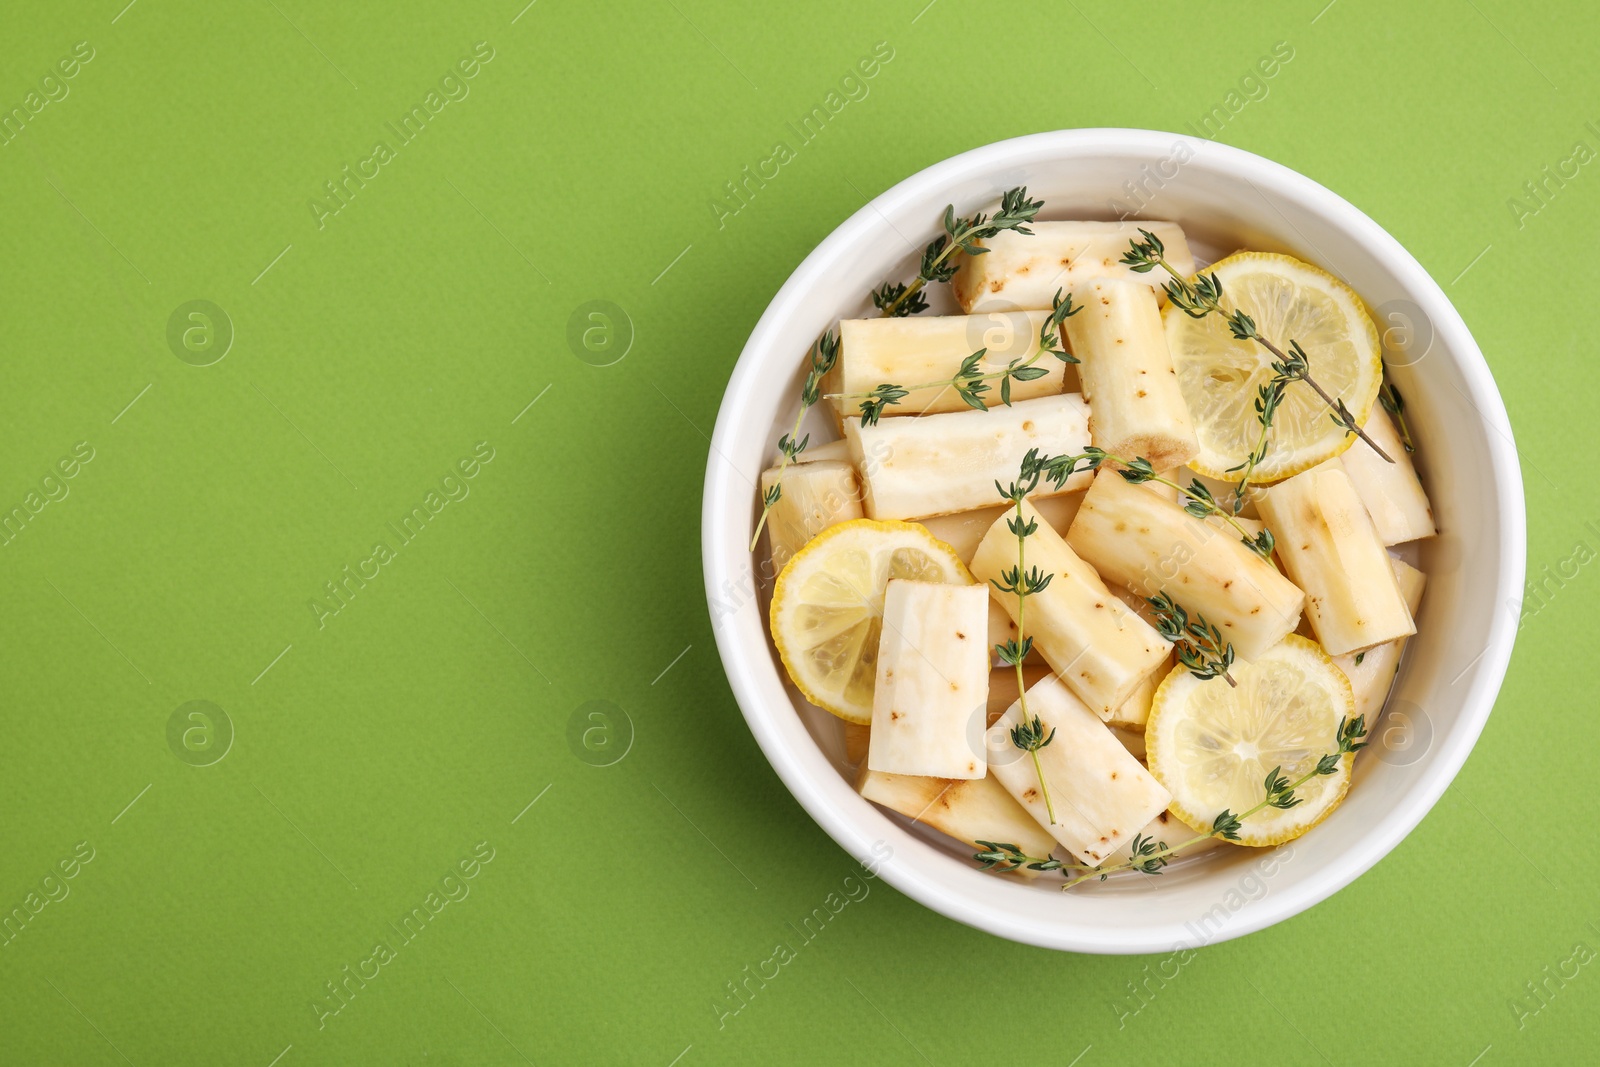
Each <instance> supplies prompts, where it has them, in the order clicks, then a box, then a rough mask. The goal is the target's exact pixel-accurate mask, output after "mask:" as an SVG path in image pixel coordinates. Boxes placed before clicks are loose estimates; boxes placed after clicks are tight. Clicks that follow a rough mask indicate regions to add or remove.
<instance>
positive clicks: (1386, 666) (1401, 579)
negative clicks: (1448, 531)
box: [1333, 557, 1427, 735]
mask: <svg viewBox="0 0 1600 1067" xmlns="http://www.w3.org/2000/svg"><path fill="white" fill-rule="evenodd" d="M1390 563H1391V564H1393V566H1394V577H1395V582H1396V584H1398V585H1399V587H1400V595H1401V596H1403V597H1404V598H1405V601H1406V609H1407V610H1409V611H1410V612H1411V614H1412V615H1413V616H1415V615H1416V613H1417V608H1418V607H1420V606H1421V604H1422V587H1423V585H1424V584H1426V582H1427V576H1426V575H1424V574H1423V573H1422V572H1421V571H1419V570H1417V568H1415V567H1413V566H1411V564H1409V563H1407V562H1405V561H1404V560H1399V559H1394V558H1393V557H1391V558H1390ZM1405 647H1406V639H1405V638H1403V637H1401V638H1397V639H1395V640H1393V641H1387V642H1385V643H1383V644H1381V645H1376V646H1374V647H1373V648H1369V649H1367V650H1366V651H1365V652H1359V653H1350V652H1347V653H1345V654H1344V655H1342V656H1334V657H1333V662H1334V664H1335V665H1336V666H1337V667H1338V668H1339V669H1340V670H1341V671H1344V674H1345V677H1346V678H1349V679H1350V688H1351V689H1352V690H1354V691H1355V695H1356V714H1357V715H1364V716H1366V727H1367V731H1368V733H1369V734H1372V735H1376V733H1377V726H1378V716H1379V715H1381V714H1382V713H1383V705H1384V702H1385V701H1386V700H1388V698H1389V688H1390V687H1391V686H1392V685H1394V676H1395V672H1397V671H1398V670H1399V669H1400V654H1401V653H1402V652H1404V651H1405ZM1357 656H1359V657H1360V659H1361V662H1360V663H1357V662H1356V657H1357Z"/></svg>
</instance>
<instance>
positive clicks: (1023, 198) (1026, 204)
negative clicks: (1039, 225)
mask: <svg viewBox="0 0 1600 1067" xmlns="http://www.w3.org/2000/svg"><path fill="white" fill-rule="evenodd" d="M1042 207H1044V201H1043V200H1029V199H1028V189H1027V187H1026V186H1021V185H1019V186H1017V187H1016V188H1015V189H1007V190H1006V191H1005V193H1003V194H1002V195H1001V197H1000V210H999V211H996V212H995V213H994V217H993V218H990V217H988V216H986V215H984V214H982V213H979V214H976V215H973V216H972V217H970V218H957V217H956V207H955V205H954V204H947V205H946V206H945V209H944V232H943V233H941V234H940V235H939V236H937V237H935V238H934V239H933V240H932V241H931V242H929V244H928V247H927V248H925V249H923V252H922V266H921V268H920V269H919V270H918V271H917V276H916V277H915V278H913V279H912V280H911V281H910V282H909V283H907V282H884V283H883V285H881V286H879V287H878V288H877V289H876V290H874V291H873V293H872V306H873V307H875V308H877V309H878V310H879V311H881V312H883V317H884V318H898V317H900V316H903V315H919V314H921V313H922V312H924V311H927V310H928V301H927V300H926V299H925V298H924V297H923V295H922V290H923V288H924V287H925V286H926V285H927V284H928V283H929V282H947V281H949V280H950V279H951V278H953V277H955V274H956V265H955V263H954V262H952V260H953V259H954V257H955V254H956V253H957V252H965V253H966V254H967V255H969V256H981V255H983V254H984V253H985V252H988V251H989V250H988V249H987V248H984V247H983V246H982V245H980V244H978V242H979V241H983V240H987V239H988V238H990V237H993V236H995V235H996V234H998V233H1000V232H1001V231H1003V230H1015V231H1016V232H1017V233H1021V234H1030V235H1031V234H1032V233H1033V231H1032V230H1030V229H1028V227H1027V224H1028V223H1030V222H1032V221H1033V218H1034V216H1035V215H1037V214H1039V209H1040V208H1042Z"/></svg>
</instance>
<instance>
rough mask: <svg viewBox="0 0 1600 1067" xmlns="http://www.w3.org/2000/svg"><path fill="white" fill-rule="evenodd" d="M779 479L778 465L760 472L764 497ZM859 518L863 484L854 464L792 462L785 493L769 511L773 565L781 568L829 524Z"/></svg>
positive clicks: (827, 461)
mask: <svg viewBox="0 0 1600 1067" xmlns="http://www.w3.org/2000/svg"><path fill="white" fill-rule="evenodd" d="M800 454H801V455H802V456H803V455H805V453H804V452H802V453H800ZM777 480H778V469H777V468H776V467H773V468H770V469H768V470H765V471H762V472H761V495H762V497H763V498H765V497H766V494H767V491H768V490H770V489H771V488H772V486H773V483H774V482H776V481H777ZM859 518H861V486H860V485H859V484H857V482H856V470H855V467H853V466H851V465H850V464H849V463H848V462H843V461H840V460H817V461H815V462H813V463H793V464H790V465H789V468H788V469H787V470H785V471H784V472H783V494H782V495H781V496H779V497H778V502H777V503H776V504H774V505H772V509H771V510H770V511H768V512H767V535H768V536H769V537H770V538H771V539H772V565H773V569H774V570H775V571H778V570H782V569H783V565H784V564H786V563H788V562H789V559H790V557H792V556H793V555H794V554H795V553H796V552H798V551H800V550H801V549H802V548H804V547H805V544H806V542H807V541H809V540H811V539H812V538H813V537H815V536H817V534H819V533H821V532H822V531H823V530H826V529H827V528H828V527H830V526H837V525H838V524H839V523H841V522H848V521H849V520H851V519H859Z"/></svg>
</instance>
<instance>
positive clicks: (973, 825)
mask: <svg viewBox="0 0 1600 1067" xmlns="http://www.w3.org/2000/svg"><path fill="white" fill-rule="evenodd" d="M856 792H858V793H860V794H861V795H862V796H864V797H866V798H867V799H868V800H870V801H872V802H873V803H874V804H882V805H883V806H884V807H886V808H889V809H890V810H891V811H897V812H899V813H900V814H901V815H904V816H906V817H907V818H909V819H911V820H912V821H913V822H920V823H924V824H926V825H928V826H931V827H933V828H934V829H935V830H938V831H939V832H940V833H942V834H948V835H949V836H950V837H953V838H955V839H956V840H958V841H964V842H966V843H967V844H969V845H972V846H973V847H974V848H977V847H979V846H978V842H979V841H988V842H991V843H993V844H1004V845H1016V846H1017V847H1018V848H1020V849H1021V850H1022V851H1023V854H1024V855H1028V856H1039V857H1044V856H1048V855H1050V851H1051V850H1052V849H1053V848H1055V846H1056V841H1055V838H1053V837H1051V836H1050V835H1049V834H1047V833H1045V832H1044V830H1043V829H1042V828H1041V827H1040V826H1039V824H1038V823H1037V822H1035V821H1034V819H1033V816H1031V815H1029V814H1028V813H1027V812H1026V811H1025V810H1023V808H1022V806H1021V805H1019V804H1018V803H1017V802H1016V801H1015V800H1013V799H1012V798H1011V794H1010V793H1007V792H1006V791H1005V788H1004V787H1002V786H1001V785H1000V783H999V782H998V781H996V780H995V779H993V778H969V779H965V780H961V779H951V778H923V777H916V776H913V775H906V774H886V773H884V772H882V771H874V770H872V769H871V768H869V767H866V766H863V767H862V768H861V773H860V775H859V776H858V777H857V779H856ZM1016 873H1017V874H1020V875H1022V876H1023V877H1025V878H1035V877H1038V872H1036V871H1030V870H1028V869H1027V868H1022V869H1021V870H1018V871H1017V872H1016Z"/></svg>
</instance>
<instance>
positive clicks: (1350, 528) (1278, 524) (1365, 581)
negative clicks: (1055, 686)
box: [1080, 460, 1417, 659]
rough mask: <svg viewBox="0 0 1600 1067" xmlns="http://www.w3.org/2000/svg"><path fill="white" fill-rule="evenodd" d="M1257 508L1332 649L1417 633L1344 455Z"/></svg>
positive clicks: (1274, 492) (1268, 495)
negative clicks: (1346, 469) (1342, 459)
mask: <svg viewBox="0 0 1600 1067" xmlns="http://www.w3.org/2000/svg"><path fill="white" fill-rule="evenodd" d="M1256 508H1257V510H1259V511H1260V512H1261V517H1262V518H1263V519H1265V520H1266V523H1267V527H1268V528H1269V529H1270V530H1272V532H1273V535H1274V536H1275V537H1276V538H1277V544H1278V558H1279V559H1280V560H1282V561H1283V568H1284V570H1285V571H1287V572H1288V574H1289V577H1291V578H1293V579H1294V581H1295V584H1296V585H1298V586H1299V587H1300V588H1301V589H1304V590H1305V593H1306V614H1307V615H1308V616H1310V619H1311V628H1312V630H1314V631H1315V632H1316V635H1317V640H1318V641H1319V642H1321V644H1322V647H1323V648H1324V649H1325V650H1326V651H1327V653H1328V655H1330V656H1338V655H1342V654H1344V653H1346V652H1357V651H1360V650H1361V649H1364V648H1371V647H1372V646H1373V645H1378V644H1382V643H1384V642H1385V641H1393V640H1395V639H1396V638H1400V637H1406V636H1409V635H1411V634H1414V633H1416V632H1417V628H1416V624H1415V623H1413V622H1412V621H1411V612H1410V611H1409V610H1408V609H1407V608H1406V602H1405V597H1403V596H1402V595H1401V594H1400V586H1399V584H1398V583H1397V582H1396V580H1395V576H1394V565H1393V564H1392V563H1391V562H1390V557H1389V553H1388V552H1386V551H1384V547H1383V543H1382V542H1381V541H1379V540H1378V532H1377V530H1375V529H1374V528H1373V525H1372V519H1371V518H1370V517H1369V516H1368V514H1367V509H1366V507H1365V506H1364V505H1363V504H1362V503H1361V498H1360V497H1358V496H1357V495H1356V490H1355V487H1354V486H1353V485H1351V484H1350V477H1349V475H1347V474H1345V472H1344V468H1343V467H1341V466H1340V465H1339V463H1338V462H1337V461H1336V460H1330V461H1328V462H1326V463H1322V464H1320V465H1318V466H1316V467H1313V468H1311V469H1310V470H1308V471H1306V472H1305V473H1303V474H1297V475H1295V476H1294V477H1293V478H1290V479H1288V480H1286V481H1282V482H1279V483H1278V484H1277V485H1274V486H1273V487H1272V488H1271V489H1268V490H1267V491H1266V492H1264V493H1262V494H1261V499H1260V500H1258V501H1257V502H1256ZM1080 515H1081V512H1080ZM1245 658H1246V659H1249V658H1250V657H1249V656H1246V657H1245Z"/></svg>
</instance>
